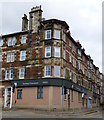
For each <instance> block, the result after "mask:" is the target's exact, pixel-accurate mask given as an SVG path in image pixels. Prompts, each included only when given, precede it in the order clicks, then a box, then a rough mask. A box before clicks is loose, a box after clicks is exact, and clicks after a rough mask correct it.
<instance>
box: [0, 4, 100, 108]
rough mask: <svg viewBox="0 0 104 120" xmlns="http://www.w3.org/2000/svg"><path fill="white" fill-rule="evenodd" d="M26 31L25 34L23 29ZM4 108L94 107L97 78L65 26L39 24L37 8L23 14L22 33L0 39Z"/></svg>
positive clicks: (97, 73) (51, 22) (95, 69)
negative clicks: (27, 13)
mask: <svg viewBox="0 0 104 120" xmlns="http://www.w3.org/2000/svg"><path fill="white" fill-rule="evenodd" d="M28 26H29V28H28ZM0 46H1V51H2V52H1V54H0V62H1V65H2V67H1V74H2V77H1V80H0V84H1V87H0V88H2V91H1V92H2V96H1V97H0V98H1V100H2V101H3V103H2V107H4V108H7V107H9V108H13V107H17V108H34V109H41V110H54V109H55V110H70V109H73V108H92V107H98V106H99V105H100V102H101V96H102V94H101V93H102V92H101V91H102V87H101V83H102V74H101V73H100V71H99V68H98V67H96V66H95V65H94V64H93V60H92V59H91V57H90V55H86V53H85V49H84V48H82V45H81V43H80V42H79V41H75V40H74V39H73V38H72V36H71V33H70V30H69V26H68V24H67V23H66V22H65V21H61V20H58V19H49V20H45V19H44V18H42V10H41V6H36V7H33V8H32V9H31V11H30V12H29V20H28V18H27V15H26V14H24V16H23V18H22V31H20V32H16V33H12V34H6V35H2V37H1V39H0Z"/></svg>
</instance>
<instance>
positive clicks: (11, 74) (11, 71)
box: [10, 69, 13, 80]
mask: <svg viewBox="0 0 104 120" xmlns="http://www.w3.org/2000/svg"><path fill="white" fill-rule="evenodd" d="M11 76H12V77H11ZM12 79H13V69H11V70H10V80H12Z"/></svg>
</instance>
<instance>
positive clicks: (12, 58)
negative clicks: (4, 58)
mask: <svg viewBox="0 0 104 120" xmlns="http://www.w3.org/2000/svg"><path fill="white" fill-rule="evenodd" d="M11 62H14V52H12V53H11Z"/></svg>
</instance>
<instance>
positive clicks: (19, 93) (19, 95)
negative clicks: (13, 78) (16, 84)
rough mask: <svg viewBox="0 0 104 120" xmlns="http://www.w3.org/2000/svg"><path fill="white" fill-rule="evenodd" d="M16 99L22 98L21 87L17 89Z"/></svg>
mask: <svg viewBox="0 0 104 120" xmlns="http://www.w3.org/2000/svg"><path fill="white" fill-rule="evenodd" d="M17 99H22V89H18V90H17Z"/></svg>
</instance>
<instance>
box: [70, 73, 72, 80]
mask: <svg viewBox="0 0 104 120" xmlns="http://www.w3.org/2000/svg"><path fill="white" fill-rule="evenodd" d="M70 79H72V72H71V71H70Z"/></svg>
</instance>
